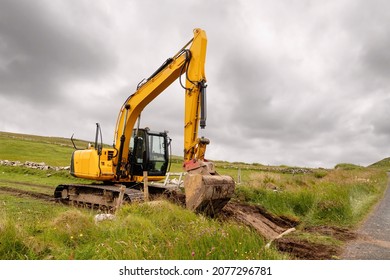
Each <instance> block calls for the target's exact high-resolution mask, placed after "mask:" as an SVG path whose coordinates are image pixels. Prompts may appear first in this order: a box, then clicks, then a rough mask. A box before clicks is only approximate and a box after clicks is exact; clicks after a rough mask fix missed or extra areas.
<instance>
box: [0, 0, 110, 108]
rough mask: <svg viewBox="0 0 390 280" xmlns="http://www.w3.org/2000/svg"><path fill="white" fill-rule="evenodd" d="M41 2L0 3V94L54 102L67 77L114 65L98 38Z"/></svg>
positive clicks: (83, 75) (94, 73) (92, 76)
mask: <svg viewBox="0 0 390 280" xmlns="http://www.w3.org/2000/svg"><path fill="white" fill-rule="evenodd" d="M44 4H45V2H39V1H38V2H31V1H2V3H1V9H0V62H1V67H0V90H1V94H2V95H8V96H10V97H12V96H14V97H15V96H18V97H23V98H24V99H26V100H28V102H32V103H37V104H38V103H41V102H43V103H47V102H50V103H53V102H58V101H59V100H60V98H61V94H63V88H64V86H65V85H66V84H67V83H68V82H71V81H74V80H76V81H77V80H82V79H96V78H97V77H99V75H101V74H102V73H105V72H106V71H107V70H108V69H110V68H112V67H113V65H115V56H113V55H112V54H111V53H110V52H109V50H108V47H109V45H107V44H102V43H103V42H104V41H103V39H102V38H98V37H96V35H94V34H92V33H91V34H88V33H87V32H85V31H80V30H79V29H78V28H77V26H74V25H72V24H70V23H67V22H66V21H65V20H64V19H63V18H62V16H63V13H66V11H64V10H61V9H60V7H59V8H58V10H57V11H55V12H53V10H49V8H47V7H45V6H44ZM47 4H49V3H47ZM48 6H49V5H48ZM63 8H65V9H66V7H63ZM81 30H82V29H81ZM59 93H60V94H59Z"/></svg>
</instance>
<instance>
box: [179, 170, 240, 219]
mask: <svg viewBox="0 0 390 280" xmlns="http://www.w3.org/2000/svg"><path fill="white" fill-rule="evenodd" d="M234 188H235V184H234V180H233V179H232V178H231V177H230V176H224V175H218V174H215V175H204V174H191V173H189V174H187V175H186V177H185V179H184V190H185V195H186V207H187V209H189V210H191V211H194V212H197V213H204V214H206V215H208V216H211V217H213V216H214V215H215V214H217V213H218V212H219V211H220V210H221V209H222V208H223V207H224V206H225V205H226V204H227V203H228V202H229V200H230V199H231V198H232V196H233V193H234Z"/></svg>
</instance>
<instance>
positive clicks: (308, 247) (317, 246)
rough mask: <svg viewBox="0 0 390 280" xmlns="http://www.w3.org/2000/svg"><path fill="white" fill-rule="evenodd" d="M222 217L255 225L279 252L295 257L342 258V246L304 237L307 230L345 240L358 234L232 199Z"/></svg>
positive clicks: (313, 233)
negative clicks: (301, 223) (301, 222)
mask: <svg viewBox="0 0 390 280" xmlns="http://www.w3.org/2000/svg"><path fill="white" fill-rule="evenodd" d="M220 216H221V217H222V219H227V220H233V221H236V222H238V223H241V224H244V225H246V226H249V227H251V228H252V229H254V230H255V231H256V232H258V233H259V234H260V235H261V236H263V237H264V238H265V239H266V240H267V241H268V244H267V246H266V247H268V246H271V245H273V246H275V247H276V248H277V249H278V250H279V251H281V252H284V253H287V254H288V255H289V256H290V258H292V259H297V260H299V259H302V260H332V259H338V258H339V256H340V255H341V253H342V247H341V245H335V244H323V243H317V242H313V241H311V240H309V239H305V238H302V237H301V236H302V235H303V234H305V233H309V234H311V235H313V236H322V237H325V238H327V237H328V238H333V239H336V240H338V241H341V244H342V242H345V241H349V240H353V239H356V238H357V235H356V234H355V233H354V232H352V231H350V230H348V229H344V228H338V227H331V226H318V227H306V228H305V227H304V228H300V227H299V221H296V220H293V219H290V218H287V217H284V216H276V215H273V214H271V213H269V212H268V211H267V210H266V209H265V208H263V207H261V206H258V205H248V204H245V203H241V202H230V203H228V204H227V205H226V206H225V208H224V209H223V210H222V213H221V215H220Z"/></svg>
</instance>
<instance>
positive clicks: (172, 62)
mask: <svg viewBox="0 0 390 280" xmlns="http://www.w3.org/2000/svg"><path fill="white" fill-rule="evenodd" d="M189 45H191V46H190V48H189V49H186V47H188V46H189ZM206 47H207V37H206V33H205V31H204V30H201V29H195V30H194V37H193V39H191V41H189V42H188V43H187V44H186V45H185V46H184V47H183V48H182V49H181V50H180V51H179V52H178V53H177V54H176V55H175V56H173V57H172V58H169V59H168V60H167V61H166V62H165V63H164V64H163V65H162V66H161V67H160V68H159V69H158V70H157V71H156V72H155V73H153V75H152V76H151V77H149V78H148V79H147V80H146V81H144V82H143V83H142V84H141V85H139V86H138V89H137V91H136V92H135V93H134V94H132V95H130V96H129V98H128V99H127V100H126V101H125V103H124V104H123V106H122V108H121V110H120V113H119V116H118V119H117V124H116V130H115V142H114V146H115V148H116V149H117V150H118V156H117V157H115V158H114V159H113V164H114V166H116V171H115V173H116V176H117V178H118V179H119V178H122V177H127V176H128V174H127V172H128V170H127V168H126V165H127V163H128V161H129V159H128V155H129V141H130V139H131V136H132V133H133V128H134V127H135V124H136V122H137V119H138V118H139V116H140V114H141V112H142V110H143V109H144V108H145V107H146V106H147V105H148V104H149V103H150V102H151V101H152V100H153V99H155V98H156V97H157V96H158V95H159V94H161V93H162V92H163V91H164V90H165V89H166V88H167V87H168V86H169V85H170V84H172V83H173V82H174V81H175V80H177V79H178V78H180V76H182V75H185V77H186V79H185V80H186V82H185V85H183V87H184V88H185V116H184V118H185V120H184V159H185V161H191V160H193V159H198V158H199V159H201V160H203V158H204V153H205V144H204V143H205V141H202V140H201V139H198V127H199V123H200V124H201V126H202V127H204V126H205V125H206V124H205V110H206V108H205V94H206V93H205V89H206V77H205V70H204V68H205V67H204V66H205V60H206ZM201 112H202V114H201Z"/></svg>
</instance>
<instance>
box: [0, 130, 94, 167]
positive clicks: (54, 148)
mask: <svg viewBox="0 0 390 280" xmlns="http://www.w3.org/2000/svg"><path fill="white" fill-rule="evenodd" d="M75 143H76V145H77V146H78V147H86V146H87V144H88V143H87V142H86V141H81V140H75ZM73 151H74V148H73V145H72V143H71V141H70V139H66V138H60V137H44V136H36V135H27V134H17V133H10V132H0V159H3V160H4V159H7V160H18V161H21V162H24V161H34V162H45V163H46V164H48V165H52V166H68V165H69V164H70V157H71V155H72V152H73Z"/></svg>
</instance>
